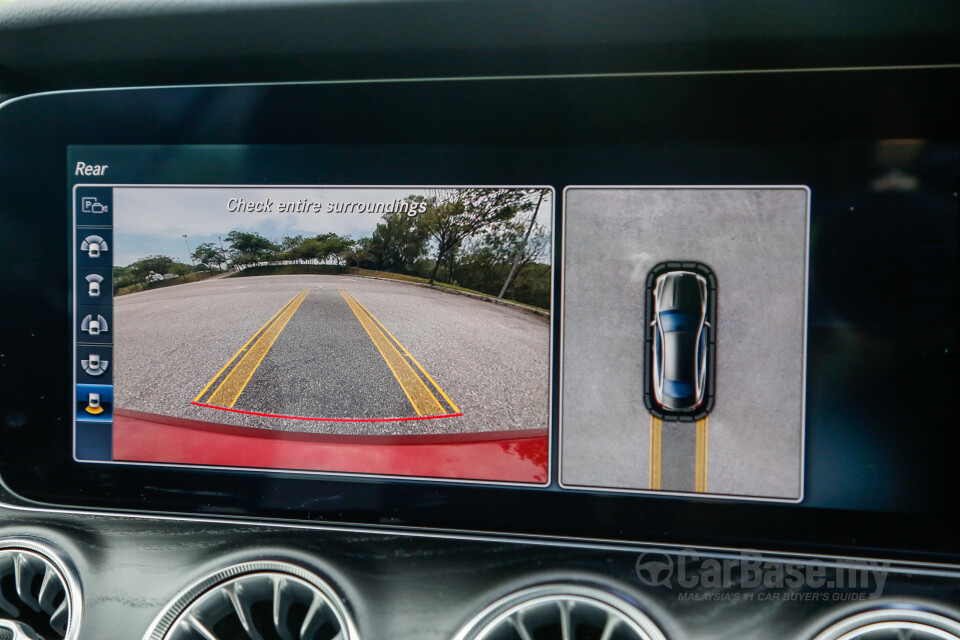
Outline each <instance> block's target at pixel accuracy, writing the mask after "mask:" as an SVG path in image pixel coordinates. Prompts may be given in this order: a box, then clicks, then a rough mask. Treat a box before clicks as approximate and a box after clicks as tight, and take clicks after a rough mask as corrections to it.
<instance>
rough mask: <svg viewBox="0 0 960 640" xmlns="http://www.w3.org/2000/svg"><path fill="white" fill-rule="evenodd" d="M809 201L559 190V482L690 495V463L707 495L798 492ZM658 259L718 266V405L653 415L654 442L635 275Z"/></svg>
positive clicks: (708, 192) (802, 196) (779, 196)
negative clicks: (688, 417) (688, 418)
mask: <svg viewBox="0 0 960 640" xmlns="http://www.w3.org/2000/svg"><path fill="white" fill-rule="evenodd" d="M807 198H808V193H807V191H806V190H805V189H801V188H756V189H749V188H745V189H709V188H699V189H682V188H674V189H671V188H650V189H639V188H638V189H626V188H625V189H619V188H616V189H615V188H572V189H568V190H567V192H566V199H565V232H564V233H565V241H564V312H563V313H564V315H563V345H562V367H563V388H562V424H561V447H562V450H561V467H560V470H561V481H562V482H563V483H564V484H565V485H571V486H584V487H609V488H616V489H627V490H631V489H632V490H650V489H651V488H653V489H660V490H665V491H667V490H670V491H679V492H691V493H693V492H695V491H697V490H698V487H697V482H696V481H697V473H698V472H697V466H698V464H700V465H702V467H701V473H702V474H703V476H704V477H703V484H702V485H701V487H700V488H699V490H700V491H702V492H705V493H711V494H722V495H730V496H750V497H767V498H781V499H797V498H798V497H800V495H801V476H802V466H803V460H802V450H803V447H802V440H803V344H804V300H805V269H806V266H805V265H806V240H807V231H806V222H807ZM667 260H690V261H697V262H702V263H705V264H707V265H708V266H710V267H711V268H712V269H713V270H714V272H715V273H716V276H717V281H718V298H717V301H718V302H717V304H718V309H717V329H716V335H717V352H716V353H717V355H716V358H717V360H716V362H717V373H716V376H717V378H716V385H717V386H716V405H715V407H714V409H713V411H712V412H711V413H710V415H709V417H708V420H707V422H706V423H703V422H702V423H698V424H694V423H679V424H678V423H668V422H663V424H662V425H661V428H660V432H659V434H658V436H659V437H658V438H655V440H656V442H655V444H656V446H651V440H652V436H653V429H652V426H651V417H650V414H649V413H648V412H647V410H646V408H645V407H644V404H643V395H642V389H643V370H642V366H643V349H644V341H643V332H644V327H643V321H642V319H643V317H644V308H643V304H644V279H645V278H646V275H647V273H648V272H649V270H650V269H651V268H652V267H653V266H654V265H655V264H657V263H658V262H663V261H667ZM698 430H699V431H700V433H701V434H702V437H703V440H704V441H703V442H702V443H701V444H700V445H699V446H698V435H697V434H698ZM651 463H653V464H652V465H651ZM651 467H653V468H654V470H656V469H657V468H659V471H658V472H654V473H651ZM654 477H657V479H658V482H657V481H656V480H655V479H654ZM657 485H659V486H657Z"/></svg>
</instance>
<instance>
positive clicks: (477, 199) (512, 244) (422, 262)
mask: <svg viewBox="0 0 960 640" xmlns="http://www.w3.org/2000/svg"><path fill="white" fill-rule="evenodd" d="M546 195H547V191H546V190H544V189H439V190H432V191H430V192H429V193H428V195H426V196H423V195H418V196H410V197H408V198H407V199H406V202H407V203H409V204H410V205H417V206H410V207H405V208H404V209H405V210H404V211H401V212H390V213H385V214H384V215H383V217H382V218H381V221H380V222H379V223H378V224H377V226H376V228H375V229H374V230H373V232H372V233H371V235H370V236H368V237H363V238H351V237H349V236H342V235H337V234H335V233H323V234H319V235H316V236H313V237H305V236H302V235H298V236H284V237H281V238H277V239H270V238H266V237H264V236H262V235H260V234H258V233H253V232H247V231H240V230H233V231H230V232H229V233H227V234H226V235H224V236H223V244H220V245H216V244H214V243H203V244H200V245H199V246H197V247H196V249H195V250H194V251H193V254H192V256H191V258H192V259H193V261H194V265H186V264H181V263H178V262H176V261H174V260H173V259H172V258H167V257H165V256H149V257H147V258H143V259H141V260H138V261H137V262H135V263H133V264H131V265H129V266H127V267H123V268H122V269H117V270H115V272H114V290H115V291H117V292H118V293H119V292H120V290H121V288H124V287H127V286H130V285H132V284H135V283H143V284H145V286H156V284H157V283H153V284H150V283H146V282H145V279H146V278H148V276H149V273H150V272H153V273H159V274H174V275H176V276H187V275H188V274H208V275H215V274H217V273H220V272H223V271H226V270H232V271H234V272H235V273H233V274H231V275H232V276H248V275H271V274H298V273H324V274H330V273H353V274H359V275H374V272H376V275H378V276H380V277H393V278H394V279H403V280H409V281H413V282H421V283H425V284H429V285H434V286H442V287H446V288H453V289H460V290H465V291H471V292H478V293H482V294H485V295H487V296H490V297H494V298H500V299H506V300H511V301H514V302H518V303H521V304H524V305H527V306H532V307H537V308H540V309H548V308H549V306H550V287H551V283H550V273H551V269H550V230H549V229H548V228H544V226H543V225H540V224H538V223H537V211H538V210H539V209H540V206H541V205H542V204H543V200H544V197H545V196H546ZM410 211H416V212H417V213H416V214H415V215H411V214H410V213H409V212H410ZM164 260H165V261H166V262H163V261H164ZM161 262H162V264H161ZM158 282H159V281H158Z"/></svg>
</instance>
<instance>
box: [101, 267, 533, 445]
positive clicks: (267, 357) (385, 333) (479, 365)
mask: <svg viewBox="0 0 960 640" xmlns="http://www.w3.org/2000/svg"><path fill="white" fill-rule="evenodd" d="M114 324H115V327H116V336H115V337H116V346H115V356H114V358H115V361H116V362H115V366H116V369H115V385H116V389H115V393H116V406H117V407H118V408H121V409H132V410H137V411H145V412H148V413H154V414H161V415H169V416H176V417H183V418H191V419H196V420H205V421H212V422H221V423H226V424H235V425H243V426H251V427H258V428H265V429H279V430H289V431H305V432H315V433H334V434H366V435H389V434H404V435H405V434H439V433H473V432H484V431H508V430H517V429H538V428H541V429H545V428H546V427H547V414H548V406H549V362H550V356H549V354H550V344H549V321H548V320H547V319H546V318H543V317H540V316H536V315H533V314H530V313H527V312H524V311H521V310H516V309H511V308H508V307H504V306H502V305H495V304H492V303H489V302H485V301H482V300H476V299H473V298H469V297H465V296H459V295H453V294H449V293H443V292H439V291H435V290H430V289H427V288H425V287H418V286H413V285H409V284H404V283H398V282H390V281H384V280H374V279H369V278H359V277H352V276H312V275H302V276H262V277H246V278H226V279H217V280H205V281H202V282H197V283H192V284H186V285H178V286H173V287H167V288H163V289H156V290H153V291H146V292H141V293H135V294H130V295H126V296H121V297H118V298H116V299H115V301H114ZM194 401H197V402H200V403H202V404H209V405H211V406H217V407H226V408H232V409H236V410H238V411H247V412H255V413H263V414H271V415H281V416H297V417H301V418H336V419H341V420H343V419H348V420H358V419H364V420H378V421H376V422H353V421H350V422H334V421H324V420H294V419H287V418H276V417H266V416H257V415H250V414H245V413H235V412H228V411H224V410H221V409H217V408H211V407H205V406H196V405H194V404H192V402H194ZM455 413H462V414H463V415H462V416H457V417H446V418H441V419H430V420H411V421H380V420H383V419H385V418H415V417H424V416H432V415H450V414H455Z"/></svg>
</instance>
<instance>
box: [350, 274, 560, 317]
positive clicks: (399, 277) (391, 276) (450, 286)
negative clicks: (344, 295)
mask: <svg viewBox="0 0 960 640" xmlns="http://www.w3.org/2000/svg"><path fill="white" fill-rule="evenodd" d="M347 273H348V274H353V275H358V276H368V277H371V278H384V279H386V280H400V281H402V282H416V283H417V284H429V283H430V280H429V279H427V278H420V277H418V276H408V275H405V274H402V273H390V272H389V271H373V270H372V269H356V268H349V269H347ZM433 286H434V287H437V288H438V289H451V290H453V291H462V292H463V293H469V294H472V295H475V296H480V297H481V298H486V299H488V300H496V299H497V297H496V296H492V295H490V294H489V293H484V292H482V291H477V290H475V289H467V288H466V287H458V286H457V285H455V284H447V283H445V282H434V283H433ZM504 302H509V303H510V304H515V305H517V306H518V307H524V308H526V309H533V310H535V311H549V309H544V308H543V307H537V306H534V305H532V304H524V303H523V302H517V301H516V300H508V299H504Z"/></svg>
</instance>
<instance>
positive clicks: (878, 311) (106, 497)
mask: <svg viewBox="0 0 960 640" xmlns="http://www.w3.org/2000/svg"><path fill="white" fill-rule="evenodd" d="M956 79H957V72H956V70H955V69H939V70H937V69H926V70H923V69H912V70H906V69H904V70H895V69H886V70H874V71H853V70H851V71H843V72H840V71H836V72H812V71H811V72H799V71H798V72H789V73H787V72H784V73H769V74H766V73H764V74H728V75H715V74H714V75H711V74H703V75H698V74H688V75H682V76H675V77H674V76H669V77H668V76H664V77H659V76H657V77H647V76H643V75H642V74H641V75H637V76H625V77H616V78H612V77H611V78H592V77H591V78H539V79H537V78H527V79H494V78H491V79H473V80H462V81H455V80H435V81H423V82H421V81H409V82H406V81H405V82H391V81H383V82H380V81H376V82H374V81H371V82H363V83H352V84H340V83H327V84H317V85H306V84H305V85H283V86H272V85H252V86H236V87H179V88H157V89H126V90H116V91H80V92H70V93H63V94H53V95H37V96H30V97H26V98H23V99H18V100H14V101H12V102H9V103H7V104H5V105H4V106H3V108H2V109H0V145H2V149H3V150H4V153H3V154H2V155H0V186H2V188H3V189H2V193H3V197H2V198H0V216H2V222H3V225H4V230H5V234H6V237H7V238H9V239H10V241H9V242H7V243H6V245H5V248H4V250H3V252H2V253H0V261H2V265H3V274H4V276H3V277H0V297H2V299H3V300H4V301H5V302H9V304H10V305H11V306H10V310H9V312H8V313H7V314H6V315H5V317H4V319H3V332H2V334H0V376H2V380H3V382H2V385H3V389H4V394H5V395H4V397H5V400H6V406H5V408H4V410H3V412H2V414H0V419H2V420H0V436H2V437H0V482H2V485H3V486H2V487H0V489H3V491H8V492H9V494H3V495H9V496H11V497H9V498H3V496H2V495H0V499H3V500H4V501H16V502H18V504H21V505H31V504H44V505H62V506H69V507H76V508H98V509H116V510H124V511H129V510H136V511H146V512H151V513H174V514H182V513H203V514H211V515H221V516H222V515H227V516H242V517H254V518H269V519H287V520H312V521H324V522H337V523H352V524H355V523H361V524H370V525H376V526H398V527H426V528H437V529H447V530H459V531H485V532H497V533H509V534H536V535H555V536H572V537H588V538H594V539H620V540H635V541H636V540H644V541H660V542H664V541H666V542H676V543H683V544H704V545H723V544H737V545H740V546H752V547H754V548H769V547H770V546H771V545H772V546H776V547H777V548H779V549H781V550H788V549H789V550H800V551H809V550H811V549H814V548H816V549H819V550H830V551H831V552H833V551H837V552H847V551H849V550H850V549H851V548H857V549H860V550H861V551H862V552H863V553H874V552H875V550H877V549H880V550H886V551H887V552H889V550H891V549H894V548H896V549H904V550H913V551H912V552H916V551H918V550H932V552H935V553H940V554H946V555H950V554H953V555H955V556H960V550H958V549H957V548H956V540H955V536H953V535H952V532H950V531H949V530H947V529H945V528H943V527H942V522H943V518H944V516H945V515H947V514H949V513H952V511H953V510H954V507H955V505H956V496H957V495H958V493H960V483H958V480H957V475H956V474H955V473H954V470H953V468H954V467H955V461H956V452H957V451H958V450H960V430H957V429H955V428H953V424H954V423H955V422H956V419H955V414H956V408H955V404H956V402H955V398H956V397H957V393H956V391H957V382H958V371H960V369H958V367H957V366H956V353H957V345H956V310H957V295H958V287H957V283H958V277H957V265H958V258H960V250H958V246H960V245H958V242H957V237H958V233H960V213H958V211H960V199H958V196H957V192H958V191H957V190H958V186H960V185H958V175H960V143H958V140H960V129H958V124H957V122H958V121H957V119H956V117H955V114H956V112H957V111H958V108H954V107H957V104H956V99H955V98H953V97H952V96H950V95H948V94H945V93H943V91H942V87H943V86H950V85H951V84H955V81H956ZM841 104H842V108H841V107H839V106H837V105H841ZM905 521H908V522H910V523H911V528H904V527H902V526H901V525H900V524H897V523H902V522H905Z"/></svg>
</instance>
